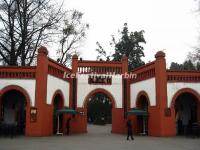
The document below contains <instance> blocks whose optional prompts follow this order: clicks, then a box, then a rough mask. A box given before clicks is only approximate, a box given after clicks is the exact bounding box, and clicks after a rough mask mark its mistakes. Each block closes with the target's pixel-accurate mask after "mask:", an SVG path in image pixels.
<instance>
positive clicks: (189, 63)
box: [183, 60, 196, 70]
mask: <svg viewBox="0 0 200 150" xmlns="http://www.w3.org/2000/svg"><path fill="white" fill-rule="evenodd" d="M183 70H196V68H195V66H194V64H193V63H192V61H191V60H187V61H185V62H184V63H183Z"/></svg>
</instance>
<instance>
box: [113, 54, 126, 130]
mask: <svg viewBox="0 0 200 150" xmlns="http://www.w3.org/2000/svg"><path fill="white" fill-rule="evenodd" d="M121 62H122V68H121V69H122V108H113V109H112V133H125V132H126V117H127V116H126V112H127V111H128V108H129V107H128V105H129V91H128V87H129V85H128V79H125V78H124V77H125V76H124V75H125V74H127V73H128V58H127V57H126V56H123V57H122V60H121Z"/></svg>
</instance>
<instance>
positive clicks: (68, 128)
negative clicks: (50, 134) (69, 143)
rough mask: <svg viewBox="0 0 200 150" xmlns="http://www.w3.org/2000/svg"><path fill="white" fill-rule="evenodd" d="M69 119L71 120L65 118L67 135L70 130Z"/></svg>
mask: <svg viewBox="0 0 200 150" xmlns="http://www.w3.org/2000/svg"><path fill="white" fill-rule="evenodd" d="M70 121H71V118H68V119H67V123H66V128H67V135H69V130H70Z"/></svg>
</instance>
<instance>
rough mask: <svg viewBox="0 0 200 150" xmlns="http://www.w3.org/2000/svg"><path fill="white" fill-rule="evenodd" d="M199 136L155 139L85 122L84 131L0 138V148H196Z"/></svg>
mask: <svg viewBox="0 0 200 150" xmlns="http://www.w3.org/2000/svg"><path fill="white" fill-rule="evenodd" d="M199 147H200V138H199V139H191V138H185V137H173V138H158V137H146V136H135V140H134V141H131V140H130V141H127V140H126V135H121V134H112V133H111V126H110V125H106V126H94V125H88V133H87V134H76V135H70V136H52V137H24V136H22V137H16V138H14V139H10V138H0V150H27V149H28V150H102V149H104V150H159V149H160V150H199Z"/></svg>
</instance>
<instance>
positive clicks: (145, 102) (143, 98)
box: [136, 92, 149, 135]
mask: <svg viewBox="0 0 200 150" xmlns="http://www.w3.org/2000/svg"><path fill="white" fill-rule="evenodd" d="M136 106H137V108H139V109H141V110H144V111H146V112H147V113H148V107H149V99H148V96H147V94H146V93H145V92H140V93H139V94H138V98H137V103H136ZM137 126H138V133H140V134H142V135H148V116H146V115H138V116H137Z"/></svg>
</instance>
